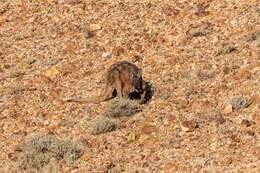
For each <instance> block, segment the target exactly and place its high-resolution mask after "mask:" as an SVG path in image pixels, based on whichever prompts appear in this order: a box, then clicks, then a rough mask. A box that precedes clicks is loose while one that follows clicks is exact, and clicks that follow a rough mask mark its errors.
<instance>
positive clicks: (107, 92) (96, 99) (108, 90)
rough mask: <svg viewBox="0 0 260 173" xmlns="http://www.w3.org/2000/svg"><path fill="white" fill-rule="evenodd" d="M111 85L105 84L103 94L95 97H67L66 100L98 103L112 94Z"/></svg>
mask: <svg viewBox="0 0 260 173" xmlns="http://www.w3.org/2000/svg"><path fill="white" fill-rule="evenodd" d="M112 92H113V90H112V87H111V86H108V85H107V86H106V89H105V92H104V94H102V95H100V96H97V97H88V98H76V99H68V100H66V101H67V102H77V103H100V102H103V101H106V100H108V99H109V98H110V97H111V96H112Z"/></svg>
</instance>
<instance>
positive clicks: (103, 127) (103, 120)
mask: <svg viewBox="0 0 260 173" xmlns="http://www.w3.org/2000/svg"><path fill="white" fill-rule="evenodd" d="M90 128H91V134H92V135H98V134H101V133H106V132H111V131H114V130H116V129H117V128H118V122H117V120H116V119H114V118H108V117H103V116H100V117H98V118H97V119H95V120H93V121H92V122H91V123H90Z"/></svg>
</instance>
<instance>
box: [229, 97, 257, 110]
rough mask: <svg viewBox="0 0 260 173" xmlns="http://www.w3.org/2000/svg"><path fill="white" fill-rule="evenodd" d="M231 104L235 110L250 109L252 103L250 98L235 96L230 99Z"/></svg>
mask: <svg viewBox="0 0 260 173" xmlns="http://www.w3.org/2000/svg"><path fill="white" fill-rule="evenodd" d="M229 103H230V104H231V105H232V107H233V108H234V109H241V108H246V107H248V106H249V105H250V104H251V103H252V101H251V99H250V97H246V96H233V97H231V98H230V100H229Z"/></svg>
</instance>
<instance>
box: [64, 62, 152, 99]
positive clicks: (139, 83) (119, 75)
mask: <svg viewBox="0 0 260 173" xmlns="http://www.w3.org/2000/svg"><path fill="white" fill-rule="evenodd" d="M105 79H106V87H105V90H104V93H103V94H102V95H100V96H97V97H89V98H81V99H69V100H67V102H79V103H100V102H102V101H106V100H109V99H111V98H112V97H113V92H114V90H116V93H117V96H119V97H120V98H128V97H129V94H130V93H132V92H138V93H140V94H141V99H140V103H142V101H143V97H144V96H143V95H144V94H143V92H144V91H145V90H146V87H147V86H146V84H145V82H144V81H143V80H142V69H139V68H138V67H137V66H136V65H134V64H132V63H130V62H128V61H121V62H117V63H115V64H113V65H111V67H110V68H109V69H108V71H107V73H106V74H105Z"/></svg>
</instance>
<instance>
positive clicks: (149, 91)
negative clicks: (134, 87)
mask: <svg viewBox="0 0 260 173" xmlns="http://www.w3.org/2000/svg"><path fill="white" fill-rule="evenodd" d="M144 82H145V84H146V89H145V91H144V93H140V92H137V91H134V92H131V93H130V94H129V98H130V99H131V100H140V99H141V98H142V96H141V95H142V94H145V95H144V99H143V100H142V102H141V104H145V103H147V102H148V101H150V100H151V98H152V96H153V95H154V90H152V84H151V83H150V82H148V81H144Z"/></svg>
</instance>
